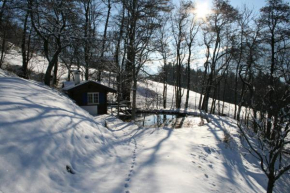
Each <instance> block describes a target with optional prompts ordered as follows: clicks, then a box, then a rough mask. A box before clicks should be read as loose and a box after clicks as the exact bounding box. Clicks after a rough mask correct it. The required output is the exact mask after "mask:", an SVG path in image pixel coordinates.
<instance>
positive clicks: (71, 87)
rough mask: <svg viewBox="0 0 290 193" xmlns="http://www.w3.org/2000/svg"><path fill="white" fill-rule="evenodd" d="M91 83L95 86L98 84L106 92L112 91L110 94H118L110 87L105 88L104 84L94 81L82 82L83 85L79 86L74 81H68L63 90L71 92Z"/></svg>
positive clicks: (64, 83)
mask: <svg viewBox="0 0 290 193" xmlns="http://www.w3.org/2000/svg"><path fill="white" fill-rule="evenodd" d="M89 82H92V83H94V84H97V85H99V86H101V87H103V88H104V89H106V90H108V91H110V92H117V91H116V90H115V89H113V88H110V87H108V86H105V85H103V84H101V83H98V82H96V81H92V80H87V81H82V82H81V83H79V84H77V85H76V84H75V83H74V82H73V81H66V82H63V88H62V89H63V90H65V91H68V90H71V89H73V88H76V87H78V86H81V85H84V84H86V83H89Z"/></svg>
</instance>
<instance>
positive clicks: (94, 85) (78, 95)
mask: <svg viewBox="0 0 290 193" xmlns="http://www.w3.org/2000/svg"><path fill="white" fill-rule="evenodd" d="M63 91H64V92H65V93H66V94H67V95H68V96H69V97H70V98H71V99H73V100H74V101H75V102H76V104H77V105H79V106H80V107H82V108H83V109H85V110H86V111H88V112H89V113H90V114H91V115H101V114H106V113H107V94H108V92H112V93H116V92H117V91H116V90H115V89H112V88H110V87H107V86H105V85H102V84H100V83H98V82H95V81H91V80H89V81H84V82H79V83H75V82H66V83H64V86H63Z"/></svg>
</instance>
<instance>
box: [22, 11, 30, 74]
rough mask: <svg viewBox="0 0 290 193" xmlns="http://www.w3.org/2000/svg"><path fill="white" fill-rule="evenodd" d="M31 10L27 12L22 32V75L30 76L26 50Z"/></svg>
mask: <svg viewBox="0 0 290 193" xmlns="http://www.w3.org/2000/svg"><path fill="white" fill-rule="evenodd" d="M28 16H29V12H28V11H27V12H26V15H25V19H24V24H23V32H22V42H21V51H22V77H23V78H28V75H27V66H28V54H27V51H26V34H27V20H28Z"/></svg>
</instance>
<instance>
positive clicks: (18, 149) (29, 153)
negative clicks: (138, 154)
mask: <svg viewBox="0 0 290 193" xmlns="http://www.w3.org/2000/svg"><path fill="white" fill-rule="evenodd" d="M112 139H113V138H112V135H111V132H109V131H108V130H107V129H106V128H105V127H103V126H102V125H101V124H100V123H98V122H96V121H95V120H94V118H93V117H92V116H90V115H89V114H88V113H86V112H85V111H84V110H82V109H81V108H79V107H78V106H77V105H75V104H74V103H73V102H72V101H71V100H69V99H68V98H67V97H66V96H63V95H62V94H60V93H58V92H57V91H55V90H52V89H50V88H48V87H46V86H44V85H42V84H40V83H37V82H33V81H27V80H24V79H20V78H15V77H9V75H7V73H4V72H3V71H1V70H0V192H1V193H4V192H5V193H11V192H30V193H31V192H113V189H114V188H115V184H114V183H112V182H118V181H121V180H122V176H118V174H119V173H120V172H121V171H122V168H123V166H122V164H123V161H122V158H116V156H117V153H116V149H117V148H118V147H113V146H111V144H112V143H111V142H109V141H110V140H112ZM126 148H127V147H126ZM121 149H122V147H121ZM121 149H119V151H120V152H122V151H121ZM126 151H127V149H126ZM126 151H125V153H123V156H126ZM67 166H68V167H70V168H72V170H73V172H75V174H71V173H69V172H68V171H67ZM121 173H122V172H121ZM117 188H118V187H117Z"/></svg>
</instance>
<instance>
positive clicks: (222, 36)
mask: <svg viewBox="0 0 290 193" xmlns="http://www.w3.org/2000/svg"><path fill="white" fill-rule="evenodd" d="M213 6H214V7H213V11H212V14H210V15H209V17H208V18H207V20H208V22H207V25H206V26H205V27H204V28H203V29H204V30H206V31H208V32H210V33H211V34H212V36H213V37H214V41H213V45H212V51H211V58H210V61H209V62H210V63H209V64H210V70H209V75H208V78H207V83H206V88H205V95H204V99H203V102H202V106H201V109H202V110H204V111H206V112H207V111H208V101H209V98H210V94H211V91H212V88H213V87H214V84H216V82H215V81H216V78H218V77H219V76H220V74H223V73H225V72H226V69H227V67H228V66H227V65H228V63H229V61H230V60H231V56H229V53H230V52H231V46H229V45H228V46H227V45H226V44H227V43H228V42H226V41H225V40H227V39H229V38H226V37H227V36H229V34H228V33H232V30H231V29H230V26H231V24H232V23H233V22H235V21H236V19H237V17H238V11H237V10H236V9H235V8H233V7H232V6H231V5H230V4H229V2H228V0H214V2H213ZM225 47H227V49H225Z"/></svg>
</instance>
